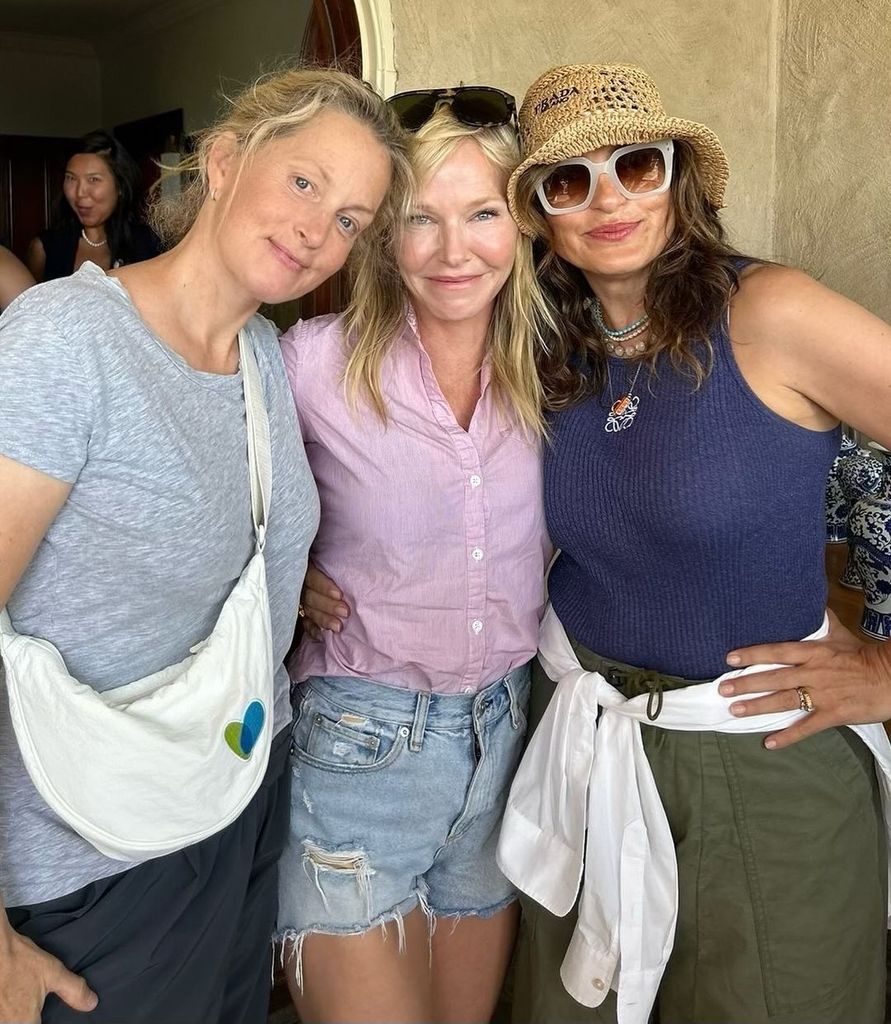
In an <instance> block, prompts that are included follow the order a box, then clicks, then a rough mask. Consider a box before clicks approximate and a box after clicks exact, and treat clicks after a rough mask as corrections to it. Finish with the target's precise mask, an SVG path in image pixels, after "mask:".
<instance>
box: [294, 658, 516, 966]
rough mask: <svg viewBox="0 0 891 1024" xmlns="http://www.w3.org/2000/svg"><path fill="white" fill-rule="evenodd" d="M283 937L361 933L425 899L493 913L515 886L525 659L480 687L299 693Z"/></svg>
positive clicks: (343, 686)
mask: <svg viewBox="0 0 891 1024" xmlns="http://www.w3.org/2000/svg"><path fill="white" fill-rule="evenodd" d="M294 696H295V708H296V719H295V722H294V726H293V733H292V743H291V772H292V778H291V784H292V785H291V827H290V832H289V836H288V840H287V843H286V846H285V852H284V854H283V856H282V859H281V862H280V872H279V879H280V881H279V917H278V935H279V938H281V939H284V940H285V942H286V944H287V942H288V941H290V942H292V943H293V944H294V947H295V952H296V954H297V959H298V972H299V948H300V946H301V945H302V941H303V938H304V937H305V936H306V934H308V933H311V932H324V933H328V934H338V933H340V934H354V933H358V932H363V931H366V930H368V929H369V928H372V927H374V926H376V925H380V924H385V923H386V922H388V921H395V922H396V924H397V925H398V926H399V930H400V934H401V924H402V915H403V914H406V913H408V912H409V911H411V910H413V909H415V907H417V906H419V905H420V906H421V907H422V909H423V910H424V911H425V913H427V914H428V916H430V915H433V916H434V917H451V916H454V917H456V918H457V917H462V916H466V915H479V916H488V915H491V914H494V913H496V912H497V911H499V910H501V909H503V908H504V907H506V906H507V905H508V904H509V903H511V902H512V901H513V900H514V899H515V897H516V893H515V890H514V889H513V887H512V886H511V884H510V883H509V882H508V881H507V879H506V878H505V877H504V875H502V874H501V872H500V871H499V869H498V867H497V865H496V863H495V846H496V843H497V840H498V831H499V828H500V825H501V818H502V815H503V813H504V806H505V802H506V800H507V794H508V790H509V788H510V784H511V780H512V779H513V776H514V772H515V771H516V768H517V764H518V762H519V758H520V753H521V749H522V745H523V737H524V734H525V731H526V709H527V705H528V701H529V666H528V665H524V666H523V667H522V668H518V669H514V670H513V671H511V672H510V673H509V674H508V675H506V676H505V677H503V678H502V679H499V680H498V681H496V682H494V683H492V684H490V685H489V686H487V687H485V688H484V689H483V690H481V691H479V692H478V693H475V694H468V695H465V694H456V695H451V694H449V695H445V694H437V693H421V692H417V691H413V690H403V689H398V688H396V687H392V686H385V685H383V684H381V683H377V682H373V681H371V680H367V679H362V678H344V677H331V676H326V677H311V678H310V679H308V680H306V682H304V683H301V684H300V685H299V686H298V687H297V688H296V690H295V695H294Z"/></svg>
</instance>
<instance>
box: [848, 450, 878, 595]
mask: <svg viewBox="0 0 891 1024" xmlns="http://www.w3.org/2000/svg"><path fill="white" fill-rule="evenodd" d="M838 480H839V482H840V483H841V489H842V493H843V494H844V498H845V503H846V504H847V506H848V525H847V535H848V560H847V562H846V564H845V571H844V572H843V573H842V574H841V577H840V578H839V583H841V585H842V586H843V587H850V588H851V590H862V589H863V580H861V579H860V573H859V572H858V571H857V566H856V564H855V560H854V545H853V537H852V533H851V527H850V519H851V514H852V513H853V511H854V507H855V505H856V504H857V502H858V501H859V500H860V499H861V498H865V497H866V496H867V495H876V494H879V493H880V492H881V490H882V481H883V467H882V460H881V459H879V458H877V457H875V456H874V455H873V454H872V452H870V451H868V450H867V449H866V448H860V447H858V448H857V449H856V451H854V452H853V453H852V454H851V455H848V456H846V457H845V458H844V459H842V460H841V461H840V463H839V467H838Z"/></svg>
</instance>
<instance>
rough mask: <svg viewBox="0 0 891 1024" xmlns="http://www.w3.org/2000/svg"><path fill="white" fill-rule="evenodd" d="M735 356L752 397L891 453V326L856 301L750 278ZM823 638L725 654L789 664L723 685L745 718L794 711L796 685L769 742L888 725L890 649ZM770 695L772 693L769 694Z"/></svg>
mask: <svg viewBox="0 0 891 1024" xmlns="http://www.w3.org/2000/svg"><path fill="white" fill-rule="evenodd" d="M731 325H732V334H733V340H734V352H735V354H736V355H737V359H738V361H739V363H740V368H741V369H742V370H743V373H744V375H745V376H746V378H747V379H748V380H749V383H750V384H752V386H753V388H754V389H755V391H756V393H758V394H759V396H760V397H761V398H762V399H763V400H764V401H765V402H766V403H767V404H768V405H769V406H770V407H771V408H773V409H774V410H775V411H776V412H779V413H780V414H781V415H784V416H786V417H787V418H788V419H791V420H793V421H795V422H798V423H800V424H801V425H802V426H806V427H810V428H812V429H825V428H827V427H830V426H832V425H833V424H834V423H835V422H837V421H839V420H841V421H844V422H845V423H849V424H850V425H851V426H852V427H855V428H856V429H858V430H862V431H863V432H864V433H866V434H869V435H870V437H874V438H875V439H876V440H878V441H880V442H881V443H882V444H883V445H885V446H886V447H891V327H889V326H888V324H886V323H885V322H884V321H882V320H880V319H879V318H878V317H876V316H873V315H872V314H871V313H869V312H867V311H866V310H865V309H863V308H862V307H860V306H858V305H857V304H856V303H854V302H851V301H850V300H849V299H846V298H844V297H843V296H841V295H838V294H837V293H835V292H833V291H831V290H830V289H828V288H826V287H824V286H823V285H821V284H819V283H818V282H816V281H814V280H812V279H811V278H809V277H808V276H807V275H806V274H802V273H800V272H799V271H796V270H790V269H788V268H785V267H765V268H761V269H759V270H757V271H755V272H752V273H751V274H750V275H749V276H748V277H747V278H746V279H744V281H743V284H742V286H741V288H740V292H739V295H738V296H737V299H736V300H735V301H734V303H733V316H732V319H731ZM830 619H831V623H832V628H831V632H830V635H829V636H828V637H827V638H826V639H825V640H819V641H812V642H807V643H785V644H760V645H757V646H754V647H748V648H744V649H742V650H739V651H732V652H730V653H729V655H728V658H727V661H728V664H730V665H731V666H733V667H734V668H736V667H742V666H749V665H759V664H777V665H786V666H790V667H787V668H780V669H775V670H773V671H771V672H764V673H761V672H759V673H754V674H750V675H745V676H742V677H740V678H738V679H735V680H733V681H732V682H727V683H724V684H722V686H721V692H722V693H723V694H724V695H725V696H728V697H746V696H747V695H749V694H753V693H767V694H768V695H767V696H764V697H758V698H753V699H751V700H737V701H735V702H734V703H733V704H732V705H731V710H732V711H733V712H734V714H737V715H740V716H745V717H748V716H750V715H759V714H765V713H768V712H774V711H792V710H796V709H797V708H798V707H799V698H798V694H797V693H796V688H798V687H805V688H806V689H807V690H808V692H809V693H810V695H811V698H812V700H813V704H814V708H815V710H814V711H812V712H811V713H809V714H807V715H806V716H805V717H803V718H802V719H801V720H800V721H798V722H797V723H796V724H795V725H792V726H790V727H789V728H787V729H784V730H782V731H781V732H779V733H775V734H773V735H771V736H768V737H767V739H766V740H765V743H766V745H767V746H769V747H776V748H780V747H784V746H788V745H789V744H790V743H795V742H797V741H798V740H801V739H803V738H804V737H805V736H809V735H812V734H813V733H816V732H819V731H820V730H822V729H827V728H831V727H833V726H838V725H853V724H856V723H869V722H880V721H885V720H888V719H891V647H889V645H887V644H886V645H882V644H866V643H864V642H863V641H861V640H859V639H858V638H857V637H854V636H853V635H852V634H851V633H849V632H848V630H846V629H845V628H844V627H843V626H842V625H841V623H839V622H838V620H837V619H835V617H834V616H832V615H830ZM768 691H772V692H768Z"/></svg>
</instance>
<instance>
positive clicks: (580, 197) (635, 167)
mask: <svg viewBox="0 0 891 1024" xmlns="http://www.w3.org/2000/svg"><path fill="white" fill-rule="evenodd" d="M673 164H674V143H673V142H672V140H671V139H660V140H659V141H657V142H639V143H637V144H636V145H634V146H622V147H621V148H620V149H617V150H616V151H615V152H614V153H611V154H610V156H609V159H607V160H604V161H603V162H602V163H595V162H594V161H593V160H589V159H588V158H587V157H584V156H576V157H573V158H572V159H571V160H561V162H560V163H559V164H554V165H553V167H552V168H551V169H550V173H549V174H548V176H547V177H546V178H545V179H544V181H542V182H541V184H540V185H539V186H538V188H537V189H536V190H535V191H536V192H537V194H538V198H539V199H540V200H541V205H542V206H543V207H544V210H545V213H552V214H561V213H576V212H577V211H578V210H587V209H588V207H589V206H590V205H591V200H592V199H593V198H594V191H595V189H596V188H597V180H598V178H599V177H600V175H601V174H605V175H606V176H607V177H608V178H609V180H610V182H611V183H612V185H613V188H615V190H616V191H617V192H618V193H619V195H621V196H624V197H625V198H626V199H640V198H642V197H643V196H656V195H659V193H660V192H667V191H668V188H669V186H670V185H671V170H672V166H673Z"/></svg>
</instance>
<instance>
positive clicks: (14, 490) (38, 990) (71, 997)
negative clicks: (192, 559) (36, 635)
mask: <svg viewBox="0 0 891 1024" xmlns="http://www.w3.org/2000/svg"><path fill="white" fill-rule="evenodd" d="M70 490H71V486H70V484H66V483H63V482H62V481H61V480H56V479H54V478H53V477H51V476H47V475H46V474H45V473H40V472H38V471H37V470H36V469H31V468H29V467H28V466H24V465H22V464H21V463H19V462H15V461H13V460H12V459H8V458H5V457H4V456H0V607H3V606H4V605H5V604H6V602H7V601H8V600H9V597H10V595H11V594H12V592H13V590H15V587H16V585H17V583H18V581H19V579H20V578H21V576H22V573H23V572H24V571H25V569H26V568H27V567H28V563H29V562H30V561H31V559H32V558H33V557H34V552H35V551H36V550H37V547H38V545H39V544H40V542H41V540H42V539H43V537H44V535H45V534H46V531H47V530H48V529H49V527H50V524H51V523H52V521H53V519H55V517H56V515H58V512H59V509H60V508H61V507H62V505H63V504H64V503H65V499H66V498H67V497H68V493H69V491H70ZM51 992H54V993H55V994H56V995H57V996H59V998H60V999H62V1000H63V1001H64V1002H65V1003H67V1004H68V1005H69V1006H71V1007H72V1008H73V1009H75V1010H80V1011H83V1012H86V1011H88V1010H92V1009H93V1008H94V1007H95V1006H96V1004H97V1002H98V1000H97V998H96V995H95V994H94V993H93V992H91V991H90V989H89V987H88V986H87V983H86V982H85V981H84V980H83V979H82V978H79V977H78V976H77V975H76V974H72V973H71V972H70V971H68V970H66V969H65V967H64V966H63V965H62V964H61V963H60V961H59V960H57V959H56V958H55V957H54V956H51V955H50V954H49V953H46V952H44V951H43V950H42V949H39V948H38V947H37V946H35V945H34V943H33V942H31V941H30V940H29V939H26V938H24V937H23V936H21V935H19V934H18V933H17V932H15V931H13V929H12V927H11V926H10V924H9V921H8V920H7V917H6V913H5V911H4V908H3V905H2V902H0V1021H26V1022H28V1024H38V1022H39V1021H40V1012H41V1009H42V1007H43V1002H44V999H45V998H46V996H47V995H48V994H49V993H51Z"/></svg>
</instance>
